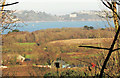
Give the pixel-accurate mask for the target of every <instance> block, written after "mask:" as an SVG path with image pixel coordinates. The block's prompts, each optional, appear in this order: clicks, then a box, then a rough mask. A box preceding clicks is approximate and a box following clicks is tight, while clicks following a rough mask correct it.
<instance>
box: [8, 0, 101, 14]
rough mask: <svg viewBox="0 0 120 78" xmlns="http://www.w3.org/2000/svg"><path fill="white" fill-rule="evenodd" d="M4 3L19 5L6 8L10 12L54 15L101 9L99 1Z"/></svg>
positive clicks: (73, 0)
mask: <svg viewBox="0 0 120 78" xmlns="http://www.w3.org/2000/svg"><path fill="white" fill-rule="evenodd" d="M6 1H7V2H6V3H11V2H16V1H18V2H19V4H16V5H12V6H9V7H8V6H7V7H6V9H12V10H34V11H37V12H38V11H42V12H46V13H50V14H55V15H62V14H68V13H72V12H79V11H81V10H101V9H103V8H102V6H103V5H101V2H100V0H6Z"/></svg>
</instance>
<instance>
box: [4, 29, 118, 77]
mask: <svg viewBox="0 0 120 78" xmlns="http://www.w3.org/2000/svg"><path fill="white" fill-rule="evenodd" d="M113 35H114V29H110V28H106V29H104V30H103V29H93V28H92V29H89V30H88V29H85V28H62V29H58V28H56V29H46V30H39V31H35V32H31V33H30V32H22V31H21V32H11V33H9V34H6V35H3V51H2V52H3V65H8V66H11V65H12V66H13V67H14V66H16V65H20V64H19V63H18V61H17V60H16V58H17V55H22V56H24V57H29V58H30V59H31V60H32V61H31V62H30V63H29V65H33V64H38V65H50V64H52V62H53V61H54V60H57V59H59V60H64V61H65V62H66V63H67V64H69V65H73V66H77V67H79V69H80V70H76V69H74V68H73V69H72V70H67V69H61V73H60V74H61V76H65V75H68V76H74V75H76V74H77V76H78V75H79V76H96V75H97V74H99V71H100V69H99V68H101V64H103V60H104V58H105V56H106V54H107V51H105V50H96V49H89V48H80V47H78V46H79V45H92V46H99V47H100V46H101V47H110V44H111V40H112V37H113ZM38 44H39V45H38ZM113 58H115V54H113V56H112V58H111V60H110V62H109V63H108V69H106V71H107V73H111V72H109V71H115V70H110V69H111V66H112V65H113V64H114V65H116V62H117V60H115V61H114V59H113ZM91 63H94V64H96V68H94V67H93V68H92V67H91ZM27 64H28V63H27ZM15 68H17V67H15ZM25 69H26V67H25ZM30 69H31V68H30ZM113 69H116V68H115V67H114V68H113ZM18 70H19V69H18ZM20 70H22V69H20ZM40 70H41V68H35V67H32V69H31V70H28V71H29V72H30V73H32V75H33V72H34V73H36V72H35V71H39V72H42V71H40ZM47 70H48V71H49V72H48V71H47ZM53 70H54V69H45V72H44V73H41V74H36V75H39V76H41V75H42V76H47V75H50V76H51V75H56V74H55V72H54V71H53ZM63 70H64V71H63ZM90 70H91V71H90ZM93 70H94V71H93ZM6 71H7V72H6ZM78 71H81V72H79V73H78ZM9 72H11V69H10V68H9V69H6V70H3V75H4V76H5V74H6V73H9ZM22 72H23V71H22ZM25 72H27V71H25ZM39 72H37V73H39ZM51 72H54V73H51ZM68 72H70V73H72V74H70V73H68ZM76 72H77V73H76ZM93 72H94V73H93ZM11 73H12V72H11ZM19 73H20V71H19ZM67 73H68V74H67ZM114 74H115V73H114ZM9 75H10V74H9ZM16 75H17V76H19V74H18V73H16ZM24 75H25V74H24ZM28 75H29V76H30V75H31V74H27V76H28ZM110 75H112V76H113V73H111V74H110ZM10 76H12V75H10Z"/></svg>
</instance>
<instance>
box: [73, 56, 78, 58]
mask: <svg viewBox="0 0 120 78" xmlns="http://www.w3.org/2000/svg"><path fill="white" fill-rule="evenodd" d="M72 58H80V57H77V56H72Z"/></svg>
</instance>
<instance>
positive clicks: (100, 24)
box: [3, 21, 114, 34]
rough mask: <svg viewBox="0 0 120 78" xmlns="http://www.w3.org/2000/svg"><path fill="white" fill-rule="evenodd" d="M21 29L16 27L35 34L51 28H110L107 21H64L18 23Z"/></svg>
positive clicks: (6, 31) (112, 24) (5, 32)
mask: <svg viewBox="0 0 120 78" xmlns="http://www.w3.org/2000/svg"><path fill="white" fill-rule="evenodd" d="M110 24H111V26H113V27H114V23H113V21H111V22H110ZM18 25H19V27H16V28H15V29H19V30H20V31H28V32H33V31H36V30H41V29H51V28H71V27H84V26H85V25H87V26H93V27H94V28H95V29H97V28H106V27H110V26H109V25H108V22H107V21H69V22H68V21H67V22H66V21H64V22H37V23H36V22H33V23H28V22H25V24H23V23H18ZM9 31H11V30H5V31H4V32H3V34H7V33H8V32H9Z"/></svg>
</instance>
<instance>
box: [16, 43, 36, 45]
mask: <svg viewBox="0 0 120 78" xmlns="http://www.w3.org/2000/svg"><path fill="white" fill-rule="evenodd" d="M16 44H19V45H34V44H36V43H16Z"/></svg>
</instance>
